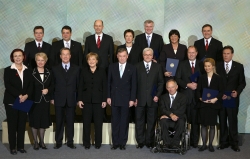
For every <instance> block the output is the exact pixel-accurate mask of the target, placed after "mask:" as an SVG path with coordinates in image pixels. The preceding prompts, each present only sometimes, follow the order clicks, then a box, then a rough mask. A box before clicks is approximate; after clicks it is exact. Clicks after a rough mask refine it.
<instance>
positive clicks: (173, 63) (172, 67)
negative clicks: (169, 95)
mask: <svg viewBox="0 0 250 159" xmlns="http://www.w3.org/2000/svg"><path fill="white" fill-rule="evenodd" d="M178 64H179V60H177V59H171V58H167V62H166V70H167V72H171V73H172V76H175V73H176V70H177V67H178Z"/></svg>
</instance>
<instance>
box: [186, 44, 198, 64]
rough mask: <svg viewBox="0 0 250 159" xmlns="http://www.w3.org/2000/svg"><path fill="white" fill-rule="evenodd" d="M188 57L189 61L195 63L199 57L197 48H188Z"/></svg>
mask: <svg viewBox="0 0 250 159" xmlns="http://www.w3.org/2000/svg"><path fill="white" fill-rule="evenodd" d="M187 55H188V59H189V60H190V61H194V60H195V59H196V56H197V52H196V50H195V48H194V47H190V48H188V53H187Z"/></svg>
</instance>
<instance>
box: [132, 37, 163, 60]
mask: <svg viewBox="0 0 250 159" xmlns="http://www.w3.org/2000/svg"><path fill="white" fill-rule="evenodd" d="M135 44H136V45H138V46H140V47H141V48H142V50H143V49H145V48H146V47H148V42H147V37H146V35H145V33H142V34H140V35H137V36H136V38H135ZM163 45H164V43H163V39H162V36H161V35H158V34H155V33H153V34H152V39H151V42H150V48H152V49H153V50H154V52H155V53H154V55H155V54H158V56H159V55H160V53H161V50H162V47H163ZM158 58H159V57H158ZM158 58H156V60H158Z"/></svg>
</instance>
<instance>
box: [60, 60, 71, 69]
mask: <svg viewBox="0 0 250 159" xmlns="http://www.w3.org/2000/svg"><path fill="white" fill-rule="evenodd" d="M65 65H67V68H68V69H69V68H70V62H68V63H63V62H62V66H63V68H65Z"/></svg>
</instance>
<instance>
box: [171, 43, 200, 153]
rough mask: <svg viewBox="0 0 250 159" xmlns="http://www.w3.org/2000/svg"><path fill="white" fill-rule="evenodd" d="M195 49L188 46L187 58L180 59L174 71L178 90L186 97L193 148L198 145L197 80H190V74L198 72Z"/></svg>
mask: <svg viewBox="0 0 250 159" xmlns="http://www.w3.org/2000/svg"><path fill="white" fill-rule="evenodd" d="M197 54H198V52H197V50H196V48H195V46H189V47H188V51H187V56H188V60H185V61H181V62H180V64H179V66H178V69H177V71H176V76H175V79H176V82H177V84H178V85H179V88H180V91H181V92H182V93H183V94H185V95H186V97H187V110H186V114H187V120H188V122H189V123H190V124H191V135H190V140H191V141H190V143H191V144H190V145H191V146H193V147H194V148H197V147H198V141H199V136H200V135H199V129H200V127H199V124H198V123H197V110H196V99H195V90H196V88H197V82H195V81H191V80H190V76H191V75H192V74H194V73H196V72H199V73H200V67H199V63H200V61H199V60H197V59H196V57H197Z"/></svg>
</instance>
